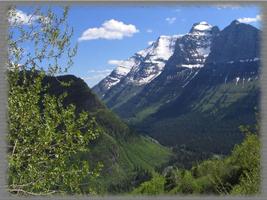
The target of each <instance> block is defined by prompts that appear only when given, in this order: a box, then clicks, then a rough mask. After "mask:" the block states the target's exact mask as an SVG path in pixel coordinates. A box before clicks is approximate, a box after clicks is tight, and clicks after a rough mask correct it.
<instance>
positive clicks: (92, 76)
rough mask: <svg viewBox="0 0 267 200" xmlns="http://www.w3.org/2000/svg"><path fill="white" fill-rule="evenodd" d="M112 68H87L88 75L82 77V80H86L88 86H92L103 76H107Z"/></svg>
mask: <svg viewBox="0 0 267 200" xmlns="http://www.w3.org/2000/svg"><path fill="white" fill-rule="evenodd" d="M112 70H113V69H109V68H107V69H91V70H88V75H87V76H85V77H82V79H83V80H84V81H86V82H87V83H88V84H89V86H94V85H95V84H96V83H98V82H99V81H101V80H102V79H103V78H105V77H106V76H108V75H109V74H110V73H111V72H112Z"/></svg>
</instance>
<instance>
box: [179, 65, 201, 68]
mask: <svg viewBox="0 0 267 200" xmlns="http://www.w3.org/2000/svg"><path fill="white" fill-rule="evenodd" d="M203 66H204V64H182V65H181V67H187V68H200V67H203Z"/></svg>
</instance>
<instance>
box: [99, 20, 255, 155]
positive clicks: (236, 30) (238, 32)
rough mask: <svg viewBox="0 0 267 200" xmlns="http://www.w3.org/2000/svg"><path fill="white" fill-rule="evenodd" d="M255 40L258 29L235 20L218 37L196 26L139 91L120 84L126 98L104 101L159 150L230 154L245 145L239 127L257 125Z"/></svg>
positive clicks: (215, 31)
mask: <svg viewBox="0 0 267 200" xmlns="http://www.w3.org/2000/svg"><path fill="white" fill-rule="evenodd" d="M259 37H260V31H259V30H258V29H257V28H255V27H253V26H251V25H248V24H243V23H239V22H238V21H236V20H235V21H233V22H232V23H231V24H230V25H229V26H227V27H226V28H224V29H223V30H221V31H220V30H219V29H218V27H216V26H211V25H209V24H208V23H207V22H200V23H196V24H194V25H193V26H192V28H191V30H190V32H189V33H187V34H185V35H183V36H180V37H179V38H177V40H176V43H175V47H174V52H173V55H172V56H170V58H169V59H168V60H167V61H166V64H165V66H164V68H163V70H162V72H161V73H160V74H159V75H158V76H157V77H156V78H154V79H153V80H152V81H150V82H149V83H147V84H146V85H145V86H143V87H142V88H140V89H138V90H137V89H136V87H132V88H129V86H128V85H126V84H123V85H121V86H120V88H125V89H127V91H129V93H130V94H129V95H127V93H123V92H121V91H123V89H120V90H117V91H118V92H117V93H116V95H115V96H113V97H112V98H105V96H104V98H103V100H104V101H105V102H106V105H107V106H108V107H110V108H111V109H112V110H114V111H115V112H116V113H117V114H118V115H119V116H120V117H122V118H123V119H124V120H125V121H127V122H128V123H129V124H131V125H132V126H133V127H135V128H137V129H138V130H139V131H142V132H145V133H146V134H148V135H150V136H152V137H154V138H156V139H157V140H158V141H159V142H160V143H162V144H165V145H169V146H176V147H179V146H186V147H187V148H190V149H191V150H192V151H197V152H212V153H218V154H228V153H229V152H230V151H231V149H232V148H233V146H234V145H235V144H237V143H240V142H241V141H242V139H243V135H242V134H241V133H240V131H239V129H238V127H239V126H240V125H244V124H253V123H255V107H258V101H259V95H260V92H259V81H258V78H259V67H260V60H259V51H260V47H259V45H260V39H259ZM125 77H127V75H126V76H125ZM120 83H124V82H123V81H122V80H121V81H120ZM114 89H115V87H114ZM110 93H113V88H111V89H110V90H109V91H108V92H107V94H110ZM221 141H224V142H221Z"/></svg>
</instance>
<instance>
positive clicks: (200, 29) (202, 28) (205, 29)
mask: <svg viewBox="0 0 267 200" xmlns="http://www.w3.org/2000/svg"><path fill="white" fill-rule="evenodd" d="M212 29H213V26H212V25H210V24H209V23H208V22H206V21H202V22H199V23H195V24H193V26H192V28H191V30H190V33H191V34H205V33H209V32H211V31H212Z"/></svg>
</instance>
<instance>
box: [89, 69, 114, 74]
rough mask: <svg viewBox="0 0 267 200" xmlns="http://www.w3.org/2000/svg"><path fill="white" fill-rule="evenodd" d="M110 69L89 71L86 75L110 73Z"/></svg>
mask: <svg viewBox="0 0 267 200" xmlns="http://www.w3.org/2000/svg"><path fill="white" fill-rule="evenodd" d="M111 71H112V69H100V70H95V69H92V70H89V71H88V73H110V72H111Z"/></svg>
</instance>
